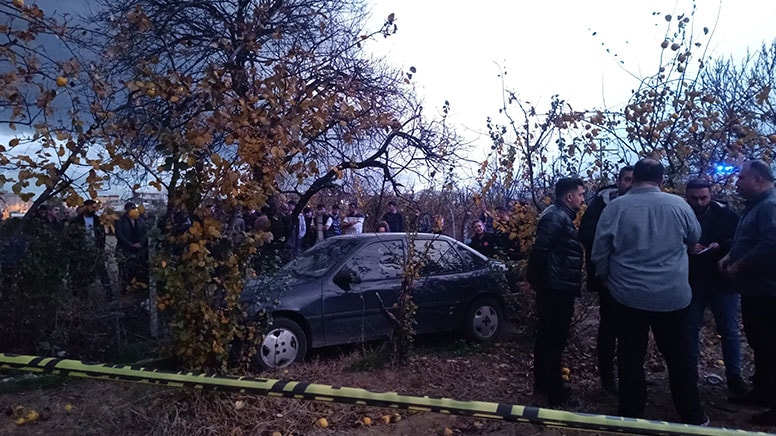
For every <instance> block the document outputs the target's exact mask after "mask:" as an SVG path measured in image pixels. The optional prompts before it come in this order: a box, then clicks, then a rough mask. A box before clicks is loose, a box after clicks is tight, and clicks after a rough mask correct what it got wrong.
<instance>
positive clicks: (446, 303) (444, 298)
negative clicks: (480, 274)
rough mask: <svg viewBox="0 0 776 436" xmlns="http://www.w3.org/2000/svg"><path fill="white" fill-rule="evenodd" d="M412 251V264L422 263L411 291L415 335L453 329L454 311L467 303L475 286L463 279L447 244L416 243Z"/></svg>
mask: <svg viewBox="0 0 776 436" xmlns="http://www.w3.org/2000/svg"><path fill="white" fill-rule="evenodd" d="M414 247H415V250H414V256H413V257H414V259H415V261H418V262H422V267H421V268H420V272H419V277H418V278H417V279H416V280H415V286H414V288H413V299H414V301H415V303H416V304H417V306H418V310H417V313H416V317H415V319H416V320H417V326H416V330H417V332H418V333H424V332H434V331H445V330H451V329H454V328H456V327H457V325H456V315H457V310H456V309H457V307H458V306H460V305H462V304H466V303H467V302H468V297H467V296H468V295H470V294H472V293H473V292H474V288H475V287H476V286H477V283H475V282H474V281H473V280H470V279H469V278H468V277H467V274H466V273H465V272H464V262H463V259H462V258H461V256H460V254H459V253H458V251H457V250H456V249H455V247H453V245H452V244H451V243H450V242H449V241H448V240H446V239H441V238H432V239H416V240H415V241H414Z"/></svg>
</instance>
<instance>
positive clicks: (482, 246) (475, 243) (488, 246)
mask: <svg viewBox="0 0 776 436" xmlns="http://www.w3.org/2000/svg"><path fill="white" fill-rule="evenodd" d="M472 232H473V233H474V234H473V235H472V240H471V242H469V247H471V248H473V249H475V250H477V251H479V252H480V253H481V254H482V255H484V256H487V257H493V252H494V249H495V248H496V241H495V239H493V234H492V233H486V232H485V225H484V224H483V223H482V221H480V220H474V221H472Z"/></svg>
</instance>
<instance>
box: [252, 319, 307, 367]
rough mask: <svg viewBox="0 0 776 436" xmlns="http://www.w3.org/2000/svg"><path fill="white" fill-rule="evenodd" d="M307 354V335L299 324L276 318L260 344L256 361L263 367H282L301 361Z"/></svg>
mask: <svg viewBox="0 0 776 436" xmlns="http://www.w3.org/2000/svg"><path fill="white" fill-rule="evenodd" d="M306 355H307V335H305V333H304V330H303V329H302V327H300V326H299V324H297V323H295V322H294V321H291V320H290V319H288V318H276V319H275V320H274V321H273V322H272V325H270V326H269V328H268V329H267V333H266V334H265V335H264V338H262V340H261V343H260V344H259V349H258V351H257V353H256V357H255V359H256V363H257V364H258V365H259V366H260V367H261V368H262V369H280V368H285V367H287V366H289V365H291V364H292V363H294V362H301V361H302V360H304V358H305V356H306Z"/></svg>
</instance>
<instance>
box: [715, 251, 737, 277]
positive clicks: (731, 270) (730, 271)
mask: <svg viewBox="0 0 776 436" xmlns="http://www.w3.org/2000/svg"><path fill="white" fill-rule="evenodd" d="M717 266H718V267H719V270H720V271H722V274H725V275H726V276H728V277H732V276H734V275H736V274H738V272H739V271H740V270H741V262H730V255H729V254H728V255H726V256H725V257H723V258H722V259H721V260H720V261H719V262H718V263H717Z"/></svg>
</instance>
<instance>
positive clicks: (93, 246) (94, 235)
mask: <svg viewBox="0 0 776 436" xmlns="http://www.w3.org/2000/svg"><path fill="white" fill-rule="evenodd" d="M98 210H100V204H99V203H97V202H96V201H95V200H92V199H88V200H86V201H84V204H83V206H81V208H79V211H80V213H79V214H78V216H77V217H75V218H74V219H73V220H72V221H70V226H68V227H69V228H72V229H73V230H74V231H75V232H76V234H75V235H74V236H75V238H77V239H79V240H80V242H81V245H80V246H79V247H73V249H74V251H75V253H73V254H72V255H71V256H70V271H71V274H72V284H73V293H74V294H76V295H78V296H86V295H88V292H87V291H88V286H89V282H88V279H93V278H94V277H95V276H99V278H100V283H101V284H102V287H103V290H104V291H105V298H106V299H107V300H108V301H110V300H112V299H113V287H112V285H111V281H110V275H109V274H108V270H107V268H106V267H105V227H104V226H103V225H102V222H101V221H100V216H99V215H97V211H98ZM73 242H75V241H73Z"/></svg>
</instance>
